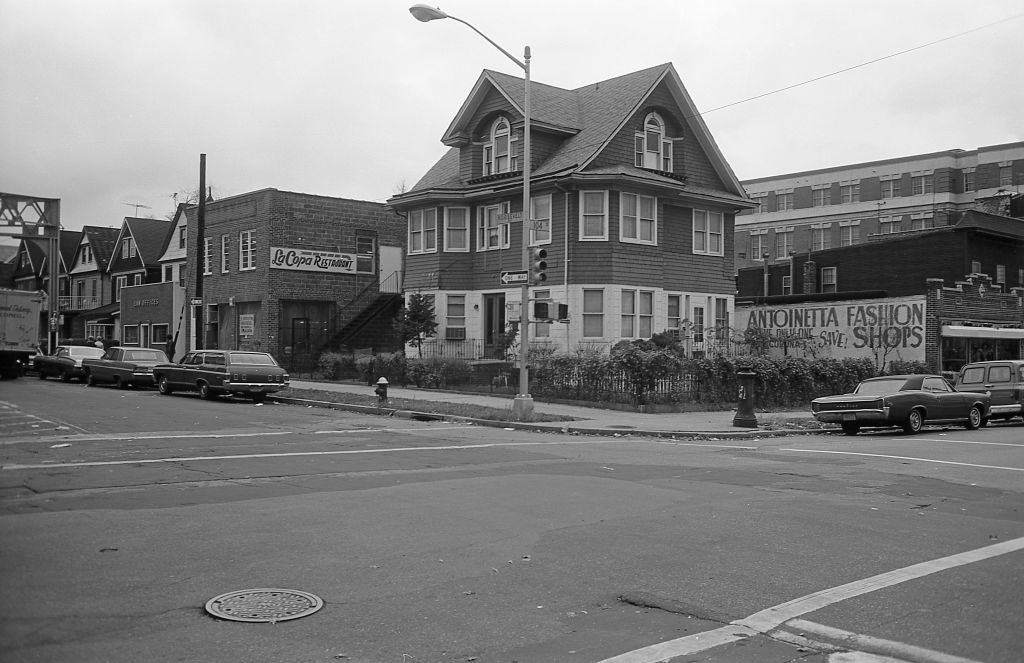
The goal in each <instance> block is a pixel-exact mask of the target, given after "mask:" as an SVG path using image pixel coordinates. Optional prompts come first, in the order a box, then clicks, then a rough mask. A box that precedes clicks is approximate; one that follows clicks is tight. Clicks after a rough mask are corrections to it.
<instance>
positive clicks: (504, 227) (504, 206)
mask: <svg viewBox="0 0 1024 663" xmlns="http://www.w3.org/2000/svg"><path fill="white" fill-rule="evenodd" d="M492 209H493V210H497V211H496V212H495V215H498V214H508V213H509V212H510V210H511V209H512V204H511V203H510V202H509V201H507V200H506V201H505V202H503V203H498V204H497V205H482V206H480V207H477V208H476V231H477V232H476V250H477V251H478V252H479V251H501V250H503V249H507V248H509V247H510V246H512V227H511V226H512V224H511V223H509V222H508V221H504V222H498V224H497V225H496V226H488V225H487V211H488V210H492ZM490 229H496V230H497V231H498V245H497V246H487V235H488V231H489V230H490Z"/></svg>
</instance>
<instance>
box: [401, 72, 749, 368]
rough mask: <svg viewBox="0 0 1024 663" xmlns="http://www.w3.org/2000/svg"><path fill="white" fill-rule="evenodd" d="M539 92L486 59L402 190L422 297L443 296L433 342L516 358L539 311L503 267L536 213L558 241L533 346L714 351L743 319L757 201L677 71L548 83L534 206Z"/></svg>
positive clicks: (536, 224)
mask: <svg viewBox="0 0 1024 663" xmlns="http://www.w3.org/2000/svg"><path fill="white" fill-rule="evenodd" d="M523 102H524V80H523V79H522V78H516V77H513V76H508V75H505V74H501V73H498V72H494V71H487V70H485V71H484V72H483V73H482V74H481V76H480V78H479V79H478V80H477V82H476V84H475V85H474V87H473V89H472V91H471V93H470V95H469V97H468V98H467V99H466V101H465V102H464V103H463V104H462V107H461V108H460V109H459V111H458V113H457V115H456V116H455V119H454V120H453V121H452V123H451V125H450V126H449V127H448V129H447V131H446V132H445V134H444V136H443V138H442V143H444V144H445V145H447V146H449V147H450V150H449V151H448V152H447V153H446V154H445V155H444V156H443V157H442V158H441V159H440V160H439V161H438V162H437V163H436V164H435V165H434V166H433V167H432V168H430V170H429V171H428V172H427V173H426V174H425V175H424V176H423V177H422V178H421V179H420V181H419V182H418V183H417V184H416V185H415V186H414V187H413V188H412V189H411V190H409V191H407V192H404V193H402V194H400V195H397V196H395V197H394V198H392V199H391V200H390V201H389V203H390V204H391V205H392V206H393V207H394V208H395V209H396V210H398V211H399V212H400V213H401V214H403V215H404V216H406V217H407V218H408V243H407V261H406V281H405V286H406V292H407V293H411V292H419V293H421V294H425V295H428V296H430V297H432V298H433V300H434V310H435V314H436V317H437V321H438V335H437V338H436V339H433V340H432V341H430V342H428V343H427V344H426V345H425V346H424V353H425V354H426V353H434V354H447V355H452V356H463V357H500V356H502V354H503V352H504V349H505V348H504V347H503V346H504V345H506V341H507V339H508V333H509V332H510V331H515V325H514V324H512V323H515V322H518V321H519V319H520V315H521V312H522V311H523V307H522V306H521V304H522V302H521V301H520V299H521V286H519V285H516V284H514V283H512V284H503V282H502V280H501V274H502V272H508V271H516V270H521V268H522V266H523V259H522V256H523V252H522V241H523V238H524V232H523V229H522V226H521V225H520V224H521V223H522V222H523V221H522V219H523V217H524V216H526V217H527V218H526V222H527V223H528V224H529V225H528V229H527V233H526V235H527V237H528V241H529V244H530V246H531V247H543V248H544V249H546V250H547V270H546V276H547V280H546V281H544V282H543V283H534V284H533V285H532V286H531V287H530V289H529V296H530V299H531V302H530V303H529V304H530V305H528V306H527V307H526V315H527V318H528V319H529V320H530V321H531V323H533V324H534V325H535V326H534V327H532V328H531V330H530V338H531V340H532V341H533V342H536V343H549V344H552V345H553V346H554V348H555V349H556V350H558V351H562V352H571V351H576V350H578V349H581V348H594V349H601V350H606V349H607V348H609V347H610V346H611V345H613V344H614V343H616V342H618V341H620V340H624V339H625V340H631V339H638V338H650V337H651V336H652V335H653V334H655V333H658V332H662V331H666V330H672V331H675V332H676V333H678V334H679V336H680V338H683V339H684V340H685V342H686V343H687V346H688V348H689V349H690V350H691V352H693V353H700V352H703V351H704V349H705V347H706V344H707V342H708V340H710V339H711V338H712V336H713V334H714V332H713V331H712V330H719V332H720V333H721V332H722V331H724V330H725V329H726V328H728V327H729V326H730V323H731V319H732V313H733V306H734V304H733V301H734V294H735V290H736V286H735V273H734V260H733V255H734V251H733V246H732V242H733V227H734V217H735V214H736V213H737V212H738V211H740V210H743V209H747V208H749V207H751V206H752V203H751V201H750V200H749V199H748V198H747V196H746V194H745V192H744V190H743V187H742V186H740V183H739V181H738V180H737V178H736V176H735V175H734V173H733V171H732V169H731V168H730V167H729V164H728V163H727V162H726V160H725V158H724V157H723V156H722V153H721V152H720V150H719V148H718V146H717V145H716V144H715V141H714V139H713V137H712V136H711V134H710V132H709V131H708V128H707V126H706V125H705V123H704V121H703V120H702V119H701V117H700V114H699V113H698V111H697V109H696V107H695V106H694V104H693V101H692V100H691V98H690V96H689V94H688V93H687V91H686V89H685V88H684V86H683V84H682V81H681V80H680V79H679V76H678V74H677V73H676V70H675V68H674V67H673V66H672V65H671V64H664V65H660V66H657V67H652V68H650V69H645V70H642V71H638V72H635V73H631V74H627V75H625V76H620V77H617V78H612V79H610V80H606V81H601V82H598V83H594V84H591V85H586V86H584V87H581V88H578V89H575V90H565V89H561V88H557V87H552V86H549V85H543V84H539V83H536V82H532V83H531V132H530V138H531V155H532V158H531V161H532V163H531V168H532V171H533V172H532V175H531V178H530V185H531V204H530V207H531V209H530V211H529V214H528V215H523V214H522V211H523V210H522V207H523V204H522V199H523V190H522V187H523V167H522V166H523V163H522V159H523V157H522V155H523V140H522V138H523V125H524V118H523V115H524V113H523V108H524V103H523ZM536 303H551V304H553V305H552V306H549V307H548V311H549V313H548V315H549V316H550V317H552V318H556V320H555V321H554V322H552V321H550V320H547V319H539V320H538V318H537V317H536V313H537V312H538V311H537V308H536V306H535V305H536ZM557 304H564V305H565V307H563V308H562V313H564V314H565V315H564V320H557V318H558V317H560V316H559V315H558V314H557V312H558V311H559V307H558V306H557Z"/></svg>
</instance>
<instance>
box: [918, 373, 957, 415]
mask: <svg viewBox="0 0 1024 663" xmlns="http://www.w3.org/2000/svg"><path fill="white" fill-rule="evenodd" d="M921 388H922V389H923V390H924V391H925V392H926V393H927V394H928V395H929V397H930V398H931V399H932V401H931V402H932V404H931V407H930V408H929V409H928V418H929V419H957V418H962V417H964V416H966V414H967V411H966V408H965V407H964V406H963V405H962V401H963V398H961V395H960V394H958V393H956V392H954V391H953V389H952V388H951V387H950V386H949V384H947V383H946V381H945V380H943V379H942V378H940V377H927V378H925V379H924V381H923V382H922V384H921Z"/></svg>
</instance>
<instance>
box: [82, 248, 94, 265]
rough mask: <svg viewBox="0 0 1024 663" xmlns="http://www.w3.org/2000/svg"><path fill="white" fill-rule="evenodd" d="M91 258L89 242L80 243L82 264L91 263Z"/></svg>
mask: <svg viewBox="0 0 1024 663" xmlns="http://www.w3.org/2000/svg"><path fill="white" fill-rule="evenodd" d="M92 260H93V258H92V246H90V245H89V244H83V245H82V264H83V265H91V264H92Z"/></svg>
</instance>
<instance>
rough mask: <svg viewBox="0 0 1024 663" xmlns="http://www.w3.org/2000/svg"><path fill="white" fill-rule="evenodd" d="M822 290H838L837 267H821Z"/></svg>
mask: <svg viewBox="0 0 1024 663" xmlns="http://www.w3.org/2000/svg"><path fill="white" fill-rule="evenodd" d="M821 291H822V292H836V268H835V267H822V268H821Z"/></svg>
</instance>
